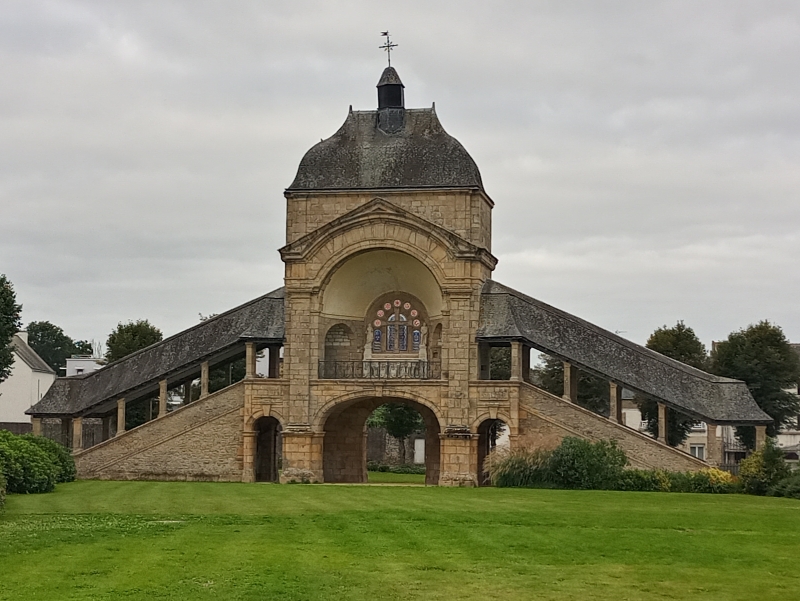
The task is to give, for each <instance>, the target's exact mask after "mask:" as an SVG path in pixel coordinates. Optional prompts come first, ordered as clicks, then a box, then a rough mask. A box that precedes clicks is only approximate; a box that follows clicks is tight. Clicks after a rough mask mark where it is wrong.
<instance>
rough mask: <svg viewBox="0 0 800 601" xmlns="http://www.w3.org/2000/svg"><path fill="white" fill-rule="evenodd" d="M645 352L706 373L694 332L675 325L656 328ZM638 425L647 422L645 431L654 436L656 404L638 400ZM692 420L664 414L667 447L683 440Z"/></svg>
mask: <svg viewBox="0 0 800 601" xmlns="http://www.w3.org/2000/svg"><path fill="white" fill-rule="evenodd" d="M645 346H647V348H649V349H651V350H654V351H656V352H657V353H661V354H662V355H664V356H665V357H669V358H670V359H675V360H676V361H680V362H681V363H685V364H686V365H689V366H691V367H696V368H697V369H703V370H705V369H708V353H707V352H706V347H705V345H704V344H703V343H702V342H700V339H699V338H698V337H697V335H696V334H695V333H694V330H693V329H692V328H690V327H689V326H687V325H686V324H684V323H683V321H679V322H678V323H676V324H675V325H674V326H672V327H671V328H668V327H667V326H666V325H665V326H662V327H660V328H658V329H657V330H656V331H655V332H653V333H652V334H650V338H648V339H647V344H646V345H645ZM637 401H638V405H639V411H641V413H642V421H646V422H647V431H648V432H650V434H652V435H653V436H654V437H655V436H658V403H657V402H656V401H653V400H650V399H638V398H637ZM694 422H695V420H694V419H692V418H691V417H689V416H686V415H683V414H682V413H679V412H677V411H674V410H671V411H668V412H667V443H668V444H669V445H671V446H673V447H676V446H678V445H680V444H682V443H683V441H685V440H686V437H687V436H688V435H689V432H690V431H691V429H692V426H693V425H694Z"/></svg>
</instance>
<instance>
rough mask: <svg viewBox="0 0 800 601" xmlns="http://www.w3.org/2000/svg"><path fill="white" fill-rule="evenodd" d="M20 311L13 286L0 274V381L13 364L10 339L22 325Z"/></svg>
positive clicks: (8, 373) (7, 374) (6, 376)
mask: <svg viewBox="0 0 800 601" xmlns="http://www.w3.org/2000/svg"><path fill="white" fill-rule="evenodd" d="M21 312H22V305H18V304H17V295H16V294H15V292H14V286H13V285H12V284H11V282H10V281H9V280H8V278H6V276H5V275H4V274H0V382H2V381H3V380H5V379H7V378H8V376H10V375H11V366H12V365H13V364H14V352H13V351H12V350H11V339H12V338H13V336H14V334H16V333H17V332H19V329H20V327H21V326H22V321H21V320H20V313H21Z"/></svg>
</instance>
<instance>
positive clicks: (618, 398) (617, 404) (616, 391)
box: [608, 382, 625, 425]
mask: <svg viewBox="0 0 800 601" xmlns="http://www.w3.org/2000/svg"><path fill="white" fill-rule="evenodd" d="M608 398H609V402H610V404H609V412H608V419H610V420H611V421H613V422H617V423H618V424H623V425H624V424H625V420H624V419H623V416H622V386H619V385H618V384H617V383H616V382H609V383H608Z"/></svg>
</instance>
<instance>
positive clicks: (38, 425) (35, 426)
mask: <svg viewBox="0 0 800 601" xmlns="http://www.w3.org/2000/svg"><path fill="white" fill-rule="evenodd" d="M31 428H32V430H33V435H34V436H41V435H42V418H41V417H32V418H31Z"/></svg>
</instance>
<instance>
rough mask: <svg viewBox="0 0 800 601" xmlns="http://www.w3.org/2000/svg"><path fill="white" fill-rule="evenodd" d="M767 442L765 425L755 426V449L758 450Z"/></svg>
mask: <svg viewBox="0 0 800 601" xmlns="http://www.w3.org/2000/svg"><path fill="white" fill-rule="evenodd" d="M765 444H767V427H766V426H756V451H760V450H761V449H763V448H764V445H765Z"/></svg>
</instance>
